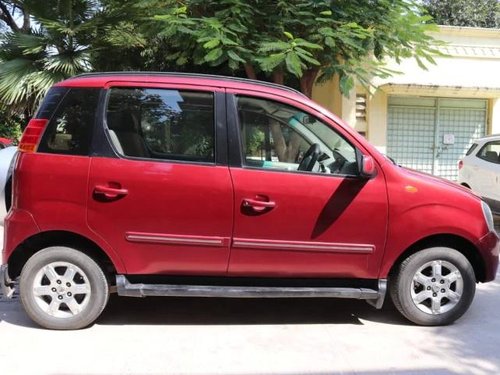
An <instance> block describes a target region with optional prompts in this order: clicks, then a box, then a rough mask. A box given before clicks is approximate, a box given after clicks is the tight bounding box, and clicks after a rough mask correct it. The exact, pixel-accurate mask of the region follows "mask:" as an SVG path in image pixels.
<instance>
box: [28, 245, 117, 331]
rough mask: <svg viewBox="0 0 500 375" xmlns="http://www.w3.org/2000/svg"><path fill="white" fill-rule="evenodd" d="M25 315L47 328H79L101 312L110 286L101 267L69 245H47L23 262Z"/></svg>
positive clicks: (91, 321)
mask: <svg viewBox="0 0 500 375" xmlns="http://www.w3.org/2000/svg"><path fill="white" fill-rule="evenodd" d="M19 290H20V297H21V302H22V304H23V306H24V309H25V311H26V313H27V314H28V316H29V317H30V318H31V319H32V320H33V321H34V322H36V323H37V324H39V325H40V326H42V327H44V328H48V329H58V330H69V329H81V328H84V327H87V326H89V325H90V324H92V323H93V322H94V321H95V320H96V319H97V318H98V317H99V315H100V314H101V313H102V311H103V310H104V308H105V307H106V304H107V302H108V298H109V285H108V282H107V280H106V276H105V275H104V273H103V271H102V269H101V267H99V265H98V264H97V263H96V262H95V261H94V260H93V259H92V258H90V257H89V256H87V255H85V254H84V253H82V252H80V251H78V250H75V249H72V248H69V247H61V246H55V247H48V248H46V249H43V250H40V251H39V252H37V253H35V254H34V255H33V256H32V257H31V258H30V259H28V261H27V262H26V264H25V265H24V267H23V269H22V271H21V279H20V281H19Z"/></svg>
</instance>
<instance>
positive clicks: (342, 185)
mask: <svg viewBox="0 0 500 375" xmlns="http://www.w3.org/2000/svg"><path fill="white" fill-rule="evenodd" d="M234 94H235V95H234V96H230V97H229V102H228V108H229V107H230V106H231V110H232V111H233V113H234V115H233V116H229V117H228V118H231V119H233V120H234V123H233V124H228V126H229V129H230V130H237V131H238V135H236V136H235V137H232V138H239V142H235V143H234V144H233V145H232V146H233V147H231V148H230V150H231V151H234V153H233V154H231V176H232V178H233V183H234V189H235V211H234V217H235V222H234V237H233V246H232V251H231V261H230V264H229V273H230V274H231V275H238V276H263V277H339V278H373V279H375V278H377V277H378V267H379V264H380V260H381V257H382V255H383V251H384V244H385V238H386V229H387V209H388V207H387V193H386V184H385V178H384V175H383V173H382V171H381V170H380V169H379V173H378V175H377V176H375V177H374V178H372V179H365V178H361V177H360V176H359V175H358V172H357V163H356V157H357V151H361V149H360V148H359V146H358V145H356V144H355V143H354V140H353V139H350V138H349V136H348V135H347V134H343V133H342V132H341V131H339V129H337V130H336V129H335V128H334V127H333V124H332V123H331V122H330V121H331V120H328V119H327V118H326V117H325V116H323V115H322V114H321V113H319V112H315V111H313V110H312V109H310V108H308V107H306V106H304V105H302V104H301V103H297V102H293V101H290V100H288V99H284V98H283V99H276V98H272V97H266V95H264V94H256V93H243V92H234ZM311 150H312V151H311ZM239 157H241V159H239V161H238V160H237V159H238V158H239Z"/></svg>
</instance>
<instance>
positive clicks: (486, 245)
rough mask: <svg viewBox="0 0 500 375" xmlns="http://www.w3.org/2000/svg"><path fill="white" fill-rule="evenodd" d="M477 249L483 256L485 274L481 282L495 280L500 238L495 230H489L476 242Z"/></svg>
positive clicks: (499, 252)
mask: <svg viewBox="0 0 500 375" xmlns="http://www.w3.org/2000/svg"><path fill="white" fill-rule="evenodd" d="M478 248H479V251H480V252H481V255H482V256H483V260H484V263H485V264H484V265H485V275H484V280H482V281H483V282H487V281H493V280H495V276H496V274H497V268H498V260H499V259H498V257H499V255H500V239H499V237H498V234H497V233H496V232H489V233H488V234H487V235H486V236H484V237H483V238H481V239H480V240H479V243H478Z"/></svg>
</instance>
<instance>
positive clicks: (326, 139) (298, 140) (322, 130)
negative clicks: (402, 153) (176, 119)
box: [237, 96, 358, 175]
mask: <svg viewBox="0 0 500 375" xmlns="http://www.w3.org/2000/svg"><path fill="white" fill-rule="evenodd" d="M237 108H238V116H239V122H240V134H241V141H242V150H243V163H244V165H245V166H247V167H255V168H263V169H275V170H285V171H297V172H313V173H323V174H338V175H357V174H358V166H357V163H356V151H355V148H354V147H353V146H352V145H351V144H350V143H349V142H347V141H346V140H345V139H344V138H343V137H342V136H341V135H339V134H338V133H337V132H336V131H335V130H333V129H332V128H331V127H330V126H328V125H327V124H325V123H323V122H322V121H320V120H318V119H317V118H315V117H313V116H311V115H309V114H307V113H305V112H303V111H301V110H299V109H297V108H294V107H291V106H288V105H285V104H282V103H278V102H275V101H271V100H267V99H260V98H251V97H244V96H240V97H237Z"/></svg>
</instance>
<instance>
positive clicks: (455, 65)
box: [313, 26, 500, 180]
mask: <svg viewBox="0 0 500 375" xmlns="http://www.w3.org/2000/svg"><path fill="white" fill-rule="evenodd" d="M434 37H435V38H436V39H440V40H442V41H444V42H446V45H444V46H443V47H441V49H442V51H443V52H444V53H445V54H446V55H447V56H446V57H438V58H436V59H435V60H436V65H429V66H428V70H423V69H421V68H420V67H419V66H418V64H417V62H416V61H415V60H414V59H411V60H405V61H402V63H401V64H399V65H398V64H397V63H396V62H395V61H389V62H388V63H387V66H388V68H390V69H394V70H398V71H400V72H401V74H398V75H394V76H392V77H389V78H387V79H380V78H375V79H374V80H373V82H372V83H373V86H374V89H373V90H372V92H371V93H369V92H366V90H365V89H364V88H363V87H356V89H355V90H352V92H351V94H350V96H349V97H347V98H346V97H342V96H341V95H340V92H339V89H338V82H336V81H335V80H331V81H330V82H327V83H325V84H323V85H317V86H315V88H314V91H313V99H314V100H316V101H317V102H319V103H320V104H322V105H323V106H325V107H327V108H328V109H330V110H331V111H332V112H334V113H336V114H337V115H339V116H340V117H342V118H343V119H344V120H345V121H346V122H347V123H349V124H350V125H351V126H353V127H354V128H355V129H356V130H358V131H359V132H360V133H362V134H364V135H365V136H366V137H367V138H368V140H369V141H370V142H371V143H372V144H374V145H375V146H376V147H377V148H378V149H379V150H380V151H382V152H384V153H386V154H387V155H389V156H391V157H392V158H394V159H395V160H396V161H397V162H398V163H399V164H401V165H404V166H407V167H410V168H414V169H418V170H421V171H424V172H428V173H432V174H435V175H437V176H441V177H445V178H448V179H451V180H455V179H456V178H457V173H458V170H457V162H458V160H459V159H460V158H461V157H462V156H463V155H464V154H465V152H466V151H467V149H468V148H469V146H470V145H471V144H472V141H473V139H475V138H478V137H481V136H484V135H486V134H494V133H500V29H484V28H472V27H454V26H440V27H439V32H438V33H437V34H436V35H434Z"/></svg>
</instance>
